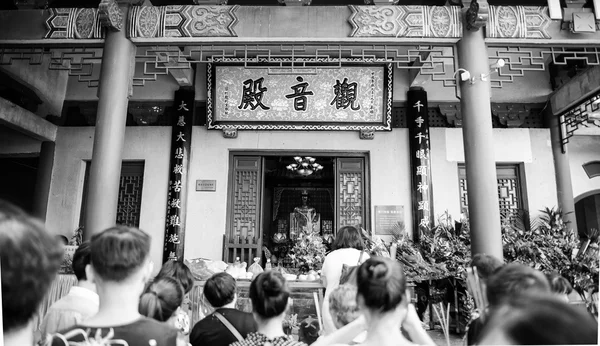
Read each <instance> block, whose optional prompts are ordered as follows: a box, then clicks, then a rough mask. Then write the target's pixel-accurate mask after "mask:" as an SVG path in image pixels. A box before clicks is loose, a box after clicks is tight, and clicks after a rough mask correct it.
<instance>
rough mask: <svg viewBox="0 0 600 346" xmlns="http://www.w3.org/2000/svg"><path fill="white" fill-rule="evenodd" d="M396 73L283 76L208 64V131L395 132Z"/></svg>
mask: <svg viewBox="0 0 600 346" xmlns="http://www.w3.org/2000/svg"><path fill="white" fill-rule="evenodd" d="M391 71H392V68H391V66H390V65H377V64H364V65H348V66H342V67H339V68H324V67H323V68H319V67H317V68H314V69H311V70H310V71H309V70H296V71H292V70H283V69H269V68H268V67H265V68H245V67H244V66H236V65H221V64H209V72H208V88H209V89H208V90H211V91H212V93H209V98H208V117H207V118H208V128H209V129H221V130H222V129H227V128H231V127H235V128H237V129H240V130H250V129H265V130H268V129H272V130H360V129H367V130H378V131H385V130H387V131H389V130H390V129H391V126H390V122H391V100H392V75H391V74H392V72H391Z"/></svg>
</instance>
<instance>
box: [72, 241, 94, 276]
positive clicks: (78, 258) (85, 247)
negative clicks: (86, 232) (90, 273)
mask: <svg viewBox="0 0 600 346" xmlns="http://www.w3.org/2000/svg"><path fill="white" fill-rule="evenodd" d="M91 253H92V251H91V248H90V242H89V241H86V242H83V243H81V245H79V247H78V248H77V250H75V253H74V254H73V263H72V265H71V267H72V268H73V272H74V273H75V276H76V277H77V280H78V281H80V280H87V275H86V274H85V267H86V266H87V265H88V264H90V261H91Z"/></svg>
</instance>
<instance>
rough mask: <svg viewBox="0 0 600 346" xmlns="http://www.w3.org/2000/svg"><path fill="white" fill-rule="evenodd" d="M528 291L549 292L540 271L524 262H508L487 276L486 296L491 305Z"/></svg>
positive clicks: (548, 286)
mask: <svg viewBox="0 0 600 346" xmlns="http://www.w3.org/2000/svg"><path fill="white" fill-rule="evenodd" d="M529 292H541V293H550V284H549V283H548V280H546V276H544V274H542V272H540V271H539V270H535V269H533V268H531V267H528V266H526V265H524V264H520V263H509V264H507V265H505V266H503V267H501V268H500V269H498V270H497V271H496V272H495V273H494V274H493V275H492V276H490V277H489V278H488V282H487V298H488V302H489V303H490V305H491V306H495V305H498V304H500V303H501V302H502V301H503V300H505V299H508V298H511V297H513V296H515V295H518V294H525V293H529Z"/></svg>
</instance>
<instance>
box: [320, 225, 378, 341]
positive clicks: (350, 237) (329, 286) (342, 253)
mask: <svg viewBox="0 0 600 346" xmlns="http://www.w3.org/2000/svg"><path fill="white" fill-rule="evenodd" d="M331 247H332V249H333V251H331V252H330V253H329V254H328V255H327V256H326V257H325V260H324V261H323V268H322V270H321V274H322V277H321V278H322V280H323V285H324V286H325V296H324V297H323V307H322V309H321V311H323V334H324V335H327V334H329V333H331V332H333V331H334V330H336V328H335V326H334V323H333V318H332V316H331V314H330V313H329V311H330V308H329V294H330V293H331V292H332V291H333V290H334V289H335V288H336V287H337V286H338V285H339V284H340V278H341V276H342V268H343V266H344V265H347V266H357V265H360V264H361V263H362V262H364V261H366V260H367V258H369V254H368V253H367V252H365V251H364V250H365V244H364V242H363V240H362V236H361V234H360V231H359V230H358V229H357V228H356V227H353V226H344V227H342V228H340V230H339V231H338V232H337V235H336V238H335V240H334V242H333V244H332V246H331Z"/></svg>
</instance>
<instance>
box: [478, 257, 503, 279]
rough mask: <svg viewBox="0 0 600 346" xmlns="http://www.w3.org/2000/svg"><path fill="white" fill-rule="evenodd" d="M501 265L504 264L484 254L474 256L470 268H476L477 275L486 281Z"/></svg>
mask: <svg viewBox="0 0 600 346" xmlns="http://www.w3.org/2000/svg"><path fill="white" fill-rule="evenodd" d="M503 265H504V263H502V261H501V260H499V259H498V258H496V257H494V256H491V255H486V254H484V253H478V254H475V256H473V258H472V259H471V267H475V268H477V275H478V276H479V278H480V279H482V280H487V278H488V277H490V275H492V274H493V273H494V272H495V271H496V270H498V268H500V267H502V266H503Z"/></svg>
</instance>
